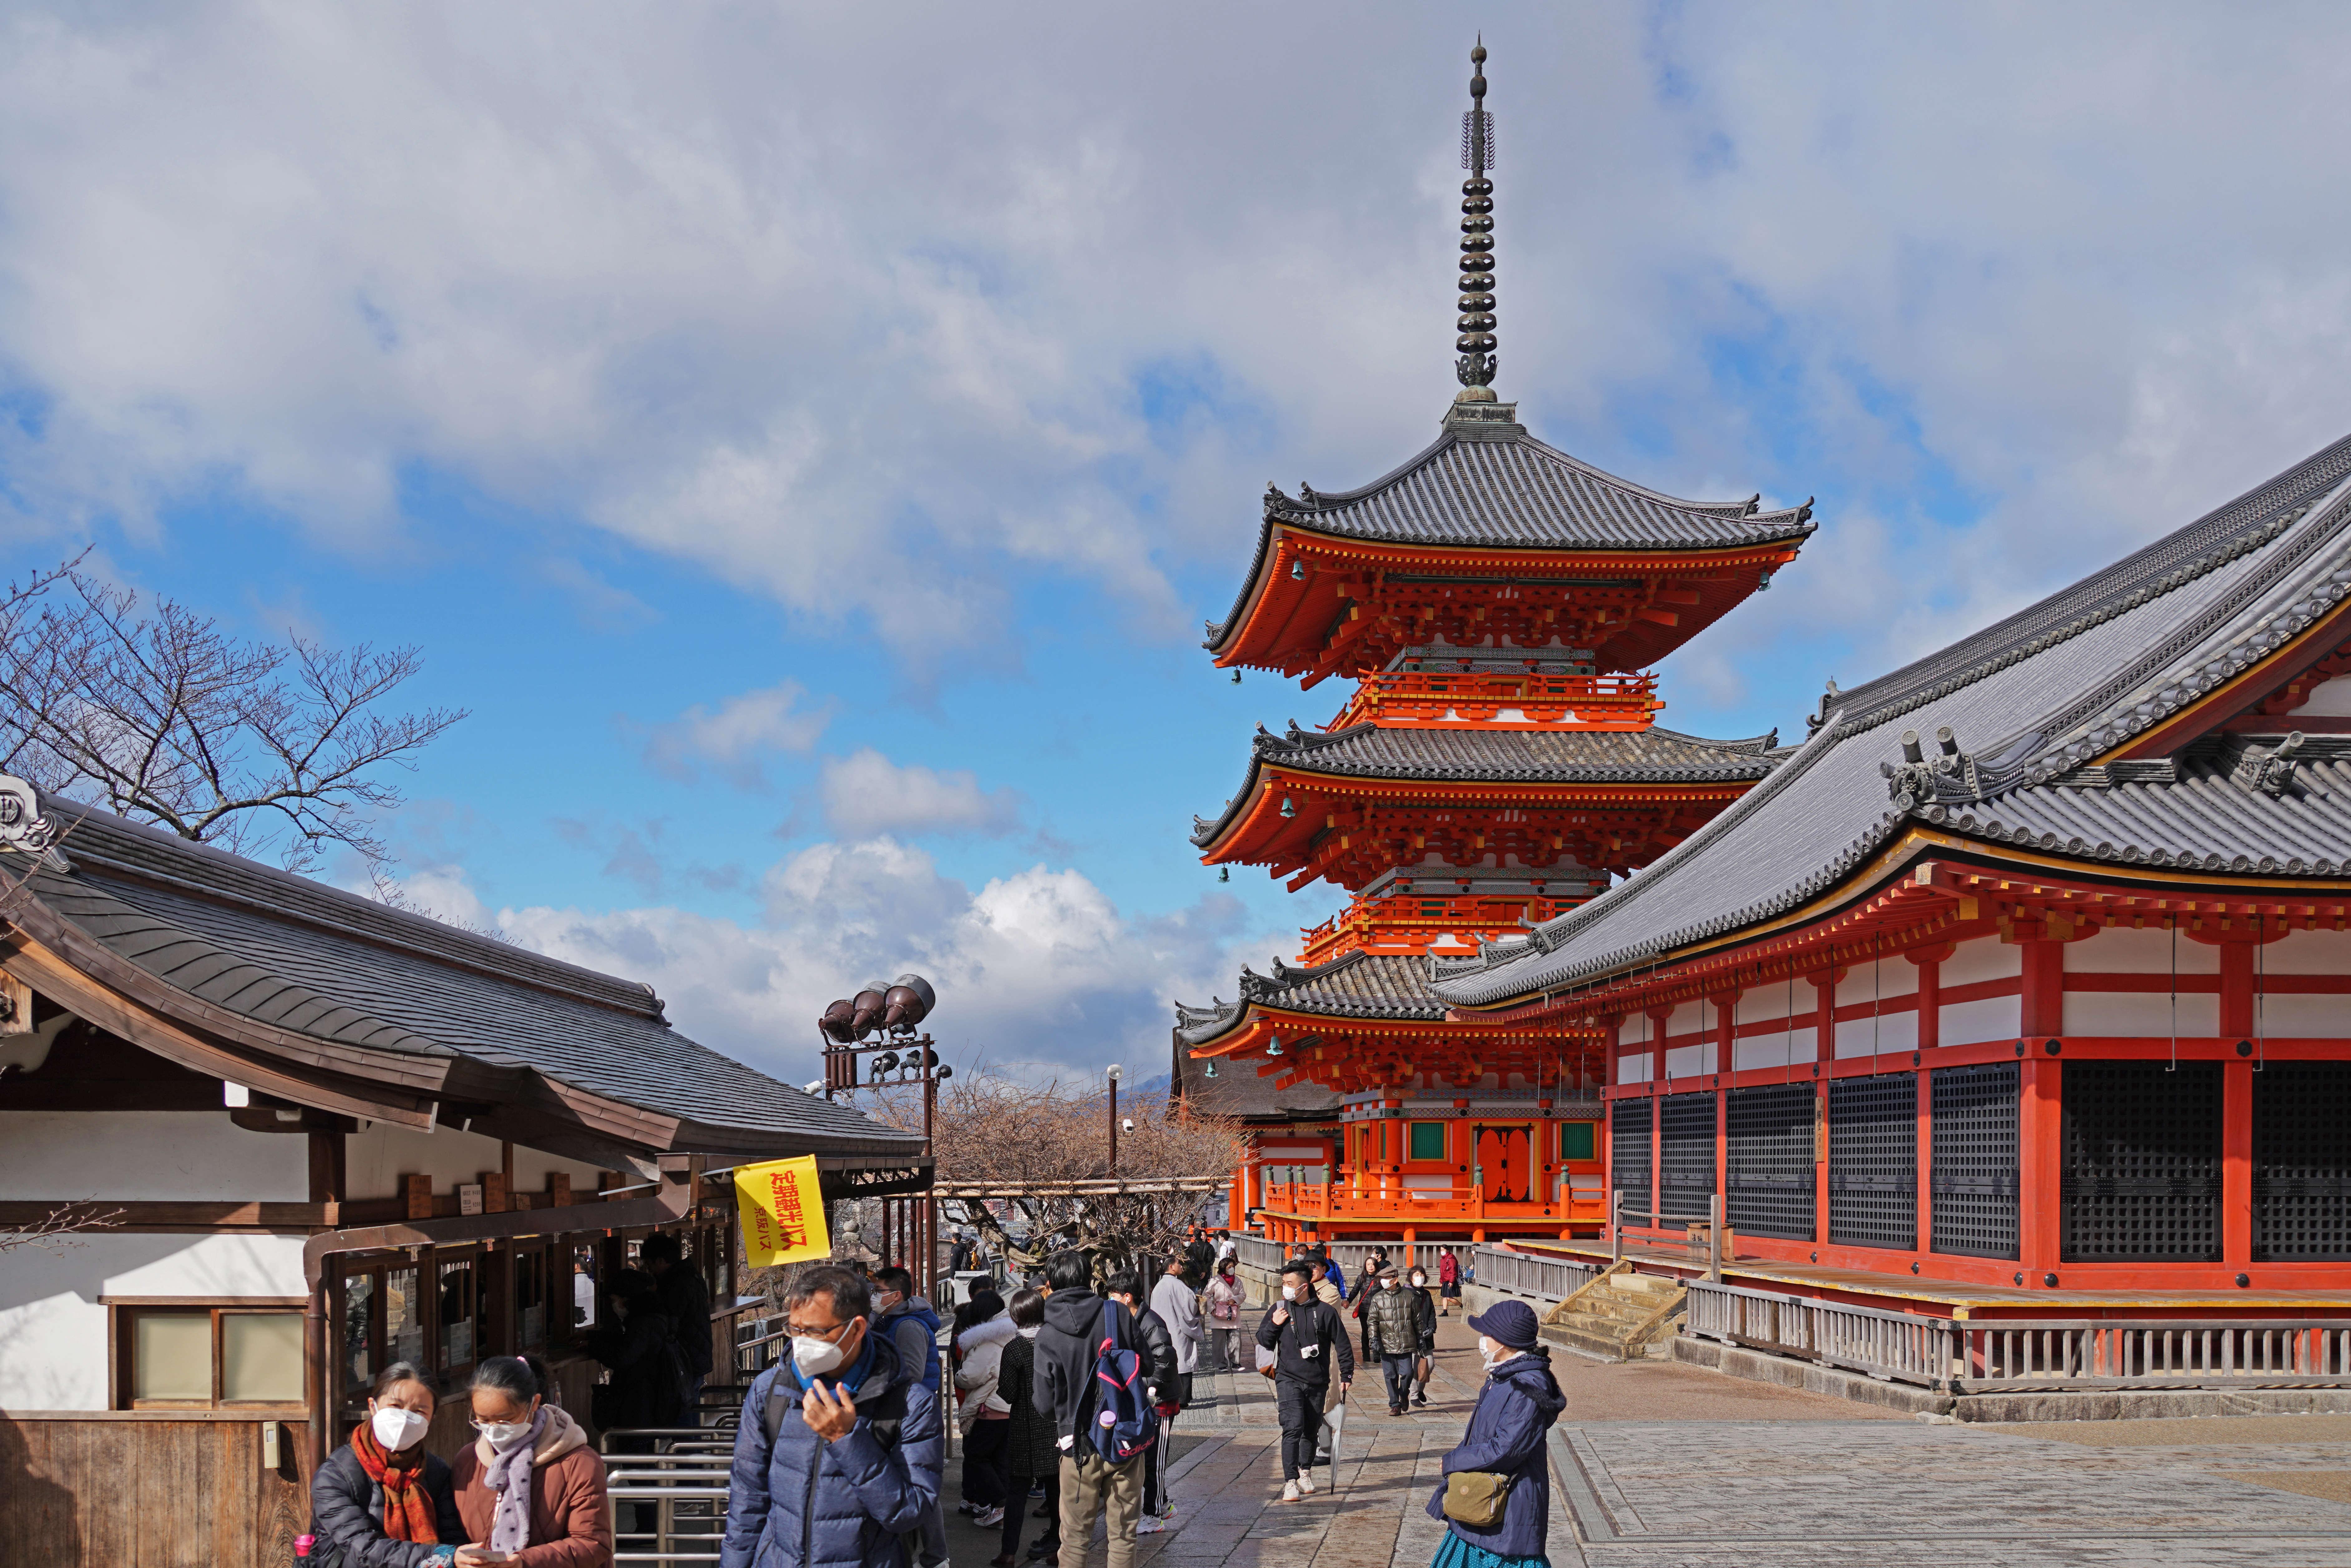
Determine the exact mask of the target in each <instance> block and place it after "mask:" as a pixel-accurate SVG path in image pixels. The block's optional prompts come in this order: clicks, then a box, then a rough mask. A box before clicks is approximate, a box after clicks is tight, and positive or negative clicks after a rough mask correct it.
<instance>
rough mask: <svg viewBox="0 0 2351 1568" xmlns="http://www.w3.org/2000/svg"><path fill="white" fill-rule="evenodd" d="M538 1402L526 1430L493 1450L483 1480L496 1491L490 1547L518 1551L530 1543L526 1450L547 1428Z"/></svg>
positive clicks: (545, 1412) (546, 1409) (545, 1410)
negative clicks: (511, 1442)
mask: <svg viewBox="0 0 2351 1568" xmlns="http://www.w3.org/2000/svg"><path fill="white" fill-rule="evenodd" d="M552 1408H554V1407H553V1406H549V1405H541V1406H539V1407H538V1415H536V1416H532V1417H531V1418H530V1431H529V1433H528V1435H526V1436H525V1437H523V1438H522V1439H521V1440H520V1441H519V1442H517V1443H516V1444H515V1446H514V1447H513V1448H501V1449H497V1450H496V1451H494V1453H493V1454H492V1456H491V1458H490V1468H489V1469H487V1470H486V1472H484V1474H483V1477H482V1479H483V1480H484V1481H486V1483H487V1484H488V1486H489V1489H490V1490H492V1491H494V1492H496V1493H497V1494H498V1506H497V1511H496V1512H494V1513H492V1514H491V1515H490V1541H489V1546H490V1550H491V1551H493V1552H519V1551H521V1550H522V1549H523V1548H524V1547H526V1546H528V1545H529V1544H530V1454H531V1450H532V1449H533V1448H538V1439H539V1438H540V1437H542V1436H543V1435H545V1433H546V1431H547V1420H548V1412H549V1410H551V1409H552Z"/></svg>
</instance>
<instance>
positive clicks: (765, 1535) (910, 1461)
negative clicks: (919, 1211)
mask: <svg viewBox="0 0 2351 1568" xmlns="http://www.w3.org/2000/svg"><path fill="white" fill-rule="evenodd" d="M783 1308H784V1312H785V1317H786V1321H787V1322H788V1324H789V1328H790V1332H791V1336H792V1353H791V1355H790V1357H789V1359H787V1360H785V1361H782V1362H780V1363H778V1364H777V1365H775V1366H773V1367H770V1368H769V1369H768V1371H766V1372H764V1373H762V1374H760V1375H759V1377H758V1380H757V1381H756V1382H754V1383H753V1384H752V1385H751V1392H750V1395H749V1396H748V1397H747V1398H746V1399H745V1400H744V1401H743V1424H742V1427H741V1428H740V1429H739V1430H738V1431H737V1434H736V1437H735V1468H734V1474H733V1476H732V1477H731V1479H729V1482H728V1490H727V1506H726V1539H725V1541H724V1542H722V1543H721V1545H720V1547H719V1553H718V1561H719V1568H904V1564H905V1563H906V1561H907V1556H908V1551H907V1537H908V1535H909V1533H910V1532H912V1531H915V1530H917V1529H918V1528H919V1527H920V1525H921V1522H922V1520H923V1516H924V1514H925V1512H927V1511H929V1510H931V1509H932V1508H933V1507H934V1506H935V1504H936V1502H937V1500H938V1495H939V1470H940V1467H941V1466H942V1465H943V1464H944V1462H945V1460H946V1425H945V1422H944V1418H943V1416H942V1415H941V1412H940V1409H939V1402H938V1396H937V1394H936V1393H935V1391H934V1390H933V1389H931V1388H929V1387H927V1386H925V1384H924V1381H923V1378H922V1375H921V1368H919V1367H914V1366H908V1365H906V1364H904V1362H903V1361H902V1360H901V1359H900V1357H899V1354H898V1351H897V1347H896V1346H894V1345H893V1344H892V1343H891V1342H890V1338H889V1336H887V1335H886V1334H882V1333H869V1332H867V1330H868V1325H869V1324H870V1323H871V1322H872V1315H873V1302H872V1296H871V1295H870V1294H869V1292H868V1291H867V1288H866V1283H865V1280H864V1278H863V1276H862V1275H860V1274H857V1273H855V1272H852V1270H847V1269H835V1268H831V1267H823V1268H815V1269H809V1270H803V1271H802V1272H801V1273H800V1274H799V1275H798V1276H797V1277H796V1278H795V1279H794V1280H793V1281H792V1283H791V1285H790V1287H789V1289H788V1290H787V1291H785V1294H784V1298H783Z"/></svg>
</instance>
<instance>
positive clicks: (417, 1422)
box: [368, 1405, 432, 1454]
mask: <svg viewBox="0 0 2351 1568" xmlns="http://www.w3.org/2000/svg"><path fill="white" fill-rule="evenodd" d="M368 1425H369V1426H370V1427H373V1428H374V1430H375V1440H376V1441H377V1442H379V1443H381V1444H382V1445H383V1446H384V1447H385V1448H388V1449H390V1450H391V1451H392V1452H393V1453H395V1454H396V1453H399V1452H400V1451H401V1450H402V1448H414V1447H415V1446H416V1445H417V1444H418V1443H419V1442H420V1441H422V1440H423V1437H424V1428H425V1427H429V1426H431V1425H432V1423H431V1422H429V1421H427V1420H425V1418H424V1417H423V1416H419V1415H418V1414H417V1413H416V1412H415V1411H413V1410H402V1409H401V1408H399V1407H398V1406H392V1405H379V1406H376V1407H375V1415H374V1416H371V1418H370V1419H369V1422H368Z"/></svg>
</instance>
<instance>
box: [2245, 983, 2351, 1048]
mask: <svg viewBox="0 0 2351 1568" xmlns="http://www.w3.org/2000/svg"><path fill="white" fill-rule="evenodd" d="M2259 1022H2260V1024H2261V1030H2260V1032H2261V1033H2262V1034H2263V1035H2307V1036H2311V1037H2313V1038H2315V1039H2319V1040H2351V997H2311V996H2298V997H2281V996H2278V995H2276V994H2274V993H2273V994H2272V995H2271V996H2269V997H2268V998H2266V999H2265V1001H2264V1002H2263V1004H2262V1010H2261V1014H2260V1019H2259Z"/></svg>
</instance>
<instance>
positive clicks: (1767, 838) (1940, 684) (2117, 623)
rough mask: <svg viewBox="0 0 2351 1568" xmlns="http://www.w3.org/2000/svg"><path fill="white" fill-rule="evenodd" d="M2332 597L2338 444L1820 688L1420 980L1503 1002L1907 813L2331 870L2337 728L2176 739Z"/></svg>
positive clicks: (1813, 875)
mask: <svg viewBox="0 0 2351 1568" xmlns="http://www.w3.org/2000/svg"><path fill="white" fill-rule="evenodd" d="M2346 594H2351V438H2346V440H2344V441H2340V442H2337V443H2335V444H2334V445H2331V446H2329V447H2326V448H2325V449H2324V450H2323V451H2321V452H2319V453H2317V454H2315V455H2313V456H2312V457H2310V458H2308V459H2307V460H2305V461H2304V462H2303V463H2300V464H2298V465H2295V466H2294V467H2293V468H2291V469H2289V470H2287V471H2286V472H2285V473H2283V474H2282V475H2280V476H2278V477H2276V478H2275V479H2273V480H2271V481H2269V482H2268V483H2267V484H2264V485H2262V486H2260V487H2258V488H2257V489H2255V490H2253V491H2252V492H2250V493H2249V494H2247V495H2246V496H2243V497H2240V498H2239V499H2237V500H2235V501H2232V502H2231V503H2230V504H2229V505H2227V506H2225V507H2220V508H2219V509H2218V510H2216V511H2214V512H2212V513H2210V514H2208V515H2207V516H2205V517H2201V518H2199V519H2198V520H2197V521H2195V522H2193V523H2190V524H2189V525H2188V526H2187V527H2186V528H2180V529H2179V530H2178V531H2176V532H2174V533H2172V534H2170V535H2168V536H2167V537H2166V538H2162V539H2159V540H2158V541H2157V542H2156V543H2154V544H2152V545H2149V546H2148V547H2147V548H2146V549H2142V550H2139V551H2137V552H2136V553H2134V554H2132V555H2130V556H2127V557H2126V558H2125V559H2122V560H2121V561H2118V562H2116V564H2115V565H2113V566H2111V567H2109V568H2107V569H2106V570H2103V571H2100V572H2097V573H2094V574H2093V575H2091V576H2090V577H2088V578H2085V579H2084V580H2082V581H2080V582H2078V583H2075V584H2074V586H2072V587H2070V588H2068V589H2065V590H2064V591H2061V592H2059V593H2056V594H2053V595H2051V596H2050V597H2049V598H2048V599H2045V600H2043V601H2041V602H2040V603H2038V604H2036V605H2033V606H2032V608H2030V609H2028V610H2025V611H2023V612H2020V613H2018V614H2016V615H2013V616H2011V617H2009V618H2008V619H2007V620H2005V621H2003V622H2000V623H1999V624H1998V625H1996V626H1992V627H1990V628H1988V629H1986V630H1985V631H1983V632H1979V633H1977V634H1975V635H1974V636H1972V637H1969V638H1965V639H1962V640H1961V641H1960V642H1959V643H1954V644H1953V645H1952V646H1950V647H1949V648H1947V649H1944V650H1943V651H1942V652H1940V653H1936V654H1933V655H1931V656H1929V657H1928V658H1926V659H1922V660H1919V661H1917V663H1915V664H1910V665H1907V666H1906V667H1905V668H1903V669H1901V670H1897V671H1895V672H1894V673H1893V674H1889V675H1886V676H1884V677H1882V678H1880V679H1878V680H1875V681H1872V682H1870V683H1869V684H1867V685H1864V686H1862V687H1859V688H1858V689H1856V690H1855V691H1852V692H1847V693H1838V692H1836V691H1835V690H1834V688H1832V690H1831V692H1830V694H1829V695H1828V696H1827V697H1825V698H1823V708H1824V709H1825V710H1827V711H1826V712H1825V714H1824V716H1823V719H1822V720H1821V722H1820V724H1819V727H1818V728H1817V730H1816V732H1815V733H1814V735H1813V737H1812V739H1811V740H1809V741H1808V742H1807V743H1806V744H1805V745H1804V746H1803V747H1802V748H1801V749H1799V750H1798V751H1797V753H1796V754H1795V755H1794V757H1792V758H1791V759H1789V760H1788V761H1787V762H1785V763H1784V764H1782V766H1781V767H1780V768H1778V769H1777V770H1776V771H1775V772H1774V773H1773V774H1772V775H1771V777H1770V778H1769V779H1765V780H1764V781H1763V782H1762V783H1761V784H1760V785H1758V786H1757V787H1756V788H1755V789H1753V790H1751V791H1750V792H1749V793H1748V794H1747V795H1746V796H1745V797H1744V798H1743V799H1742V800H1740V801H1739V802H1738V803H1737V804H1736V805H1734V806H1732V807H1731V808H1730V809H1729V810H1726V811H1724V812H1723V813H1722V814H1721V815H1720V816H1719V817H1717V818H1716V819H1715V820H1714V821H1711V822H1709V823H1708V824H1707V825H1706V826H1705V827H1704V828H1701V829H1700V830H1699V831H1698V832H1697V833H1695V834H1693V835H1692V836H1691V837H1690V838H1688V839H1687V840H1686V841H1683V842H1682V843H1681V844H1679V845H1678V846H1677V847H1676V848H1675V849H1674V850H1672V851H1671V852H1669V853H1667V855H1666V856H1664V857H1663V858H1661V859H1660V860H1658V861H1657V862H1656V863H1655V864H1654V865H1652V866H1651V867H1649V869H1648V870H1646V872H1644V873H1641V874H1640V875H1639V876H1637V877H1635V878H1634V879H1633V880H1632V881H1630V882H1628V883H1625V884H1623V885H1622V886H1619V887H1615V888H1612V889H1611V890H1610V891H1609V892H1607V893H1606V894H1603V895H1602V896H1600V897H1599V898H1597V899H1594V900H1593V902H1591V903H1590V904H1585V905H1583V906H1582V907H1581V908H1579V909H1576V910H1574V911H1573V912H1572V913H1570V914H1568V915H1562V916H1561V917H1559V918H1558V919H1556V920H1553V921H1551V922H1548V923H1546V924H1545V925H1541V926H1540V927H1538V928H1537V929H1536V931H1535V932H1534V934H1533V937H1532V939H1531V941H1529V942H1526V943H1520V944H1513V945H1511V946H1507V947H1502V948H1497V949H1492V950H1490V951H1489V953H1488V954H1487V955H1485V956H1481V957H1479V958H1478V959H1464V960H1445V961H1439V962H1438V963H1437V977H1438V978H1437V990H1438V992H1439V994H1440V995H1441V996H1443V997H1444V998H1446V999H1447V1001H1449V1002H1451V1003H1452V1004H1454V1005H1455V1006H1457V1007H1467V1008H1480V1007H1492V1006H1501V1005H1507V1004H1508V1003H1510V1002H1511V1001H1513V1000H1514V999H1516V998H1526V997H1531V996H1533V995H1536V994H1538V993H1541V992H1543V991H1546V990H1556V989H1560V988H1565V987H1569V986H1573V985H1577V984H1580V983H1582V982H1583V981H1585V980H1588V979H1593V978H1597V977H1603V976H1605V975H1609V974H1613V973H1615V972H1618V971H1620V970H1622V969H1624V968H1625V967H1631V966H1635V965H1638V964H1642V963H1646V962H1649V961H1652V960H1653V959H1655V958H1656V957H1658V956H1663V955H1666V954H1668V953H1671V952H1673V951H1675V950H1676V949H1677V948H1679V947H1682V946H1687V945H1688V944H1690V943H1693V942H1697V941H1702V940H1706V939H1708V938H1711V937H1716V936H1724V935H1727V934H1729V933H1732V932H1736V931H1738V930H1740V929H1741V928H1743V927H1745V926H1748V925H1753V924H1755V923H1757V922H1759V921H1761V920H1765V919H1769V918H1771V917H1773V916H1775V915H1781V914H1783V913H1785V912H1787V911H1789V910H1792V909H1794V908H1797V907H1800V906H1801V905H1802V904H1805V903H1807V902H1808V901H1810V900H1812V899H1814V898H1816V897H1819V896H1821V895H1822V894H1825V893H1827V892H1828V891H1830V890H1831V889H1833V888H1834V887H1835V886H1836V885H1837V884H1838V883H1841V882H1843V881H1844V878H1845V877H1846V876H1848V875H1849V874H1850V873H1852V872H1853V871H1854V870H1855V868H1857V867H1858V866H1860V865H1861V864H1863V863H1864V862H1865V861H1866V860H1867V859H1868V858H1869V857H1870V856H1872V855H1873V854H1875V853H1876V852H1877V851H1878V850H1879V849H1880V848H1881V847H1882V846H1884V845H1885V844H1886V843H1887V842H1888V841H1891V840H1892V839H1893V838H1894V837H1895V835H1896V833H1898V832H1899V831H1901V830H1902V829H1903V828H1904V826H1905V825H1906V824H1907V823H1909V822H1912V821H1918V822H1925V823H1928V824H1932V825H1935V826H1938V827H1941V828H1943V829H1944V830H1946V831H1957V832H1959V833H1961V834H1967V835H1972V836H1975V837H1977V838H1979V839H1983V840H1987V841H1993V842H2001V843H2011V844H2025V845H2030V846H2032V847H2033V848H2035V849H2037V850H2039V851H2042V852H2053V853H2055V854H2059V855H2066V856H2074V857H2077V858H2080V859H2083V860H2085V861H2089V862H2100V861H2104V862H2124V863H2130V864H2138V865H2154V866H2167V865H2168V866H2180V867H2192V868H2195V869H2199V870H2210V871H2228V872H2234V873H2251V874H2262V875H2273V874H2274V875H2294V874H2316V875H2319V876H2329V877H2332V876H2351V795H2346V793H2345V789H2346V786H2351V768H2346V766H2345V764H2344V761H2343V760H2342V757H2341V752H2342V750H2343V747H2341V745H2340V743H2339V742H2336V743H2334V744H2325V743H2312V744H2309V745H2307V746H2306V747H2305V748H2304V750H2303V751H2302V752H2301V753H2299V754H2297V755H2295V756H2293V757H2289V758H2278V757H2276V756H2275V752H2276V750H2277V747H2276V746H2275V743H2268V744H2263V745H2260V746H2252V745H2250V744H2249V743H2246V742H2243V741H2241V740H2239V739H2237V738H2236V737H2228V738H2225V739H2219V738H2207V739H2204V740H2201V741H2198V742H2196V743H2194V744H2189V741H2188V739H2187V732H2189V731H2199V730H2207V731H2209V730H2210V728H2211V727H2212V726H2214V725H2216V724H2218V723H2219V722H2220V720H2221V719H2223V718H2225V717H2226V716H2228V714H2229V713H2230V712H2231V711H2234V710H2235V709H2236V708H2240V707H2242V706H2249V705H2250V704H2252V702H2254V701H2256V700H2258V699H2259V698H2260V697H2261V696H2262V695H2264V693H2265V690H2266V685H2265V684H2264V683H2253V684H2250V685H2235V686H2232V685H2231V683H2233V682H2236V680H2237V677H2239V676H2240V675H2241V674H2244V673H2245V672H2247V671H2248V670H2250V669H2252V667H2253V666H2254V665H2256V664H2260V663H2261V662H2262V660H2263V659H2264V658H2266V657H2267V656H2268V655H2269V654H2271V653H2274V652H2276V651H2277V650H2279V649H2280V648H2282V647H2284V646H2285V645H2286V644H2287V643H2289V642H2291V641H2293V640H2294V639H2295V638H2297V637H2299V636H2301V635H2302V634H2303V633H2304V632H2310V631H2312V630H2313V629H2314V628H2316V627H2319V626H2320V625H2321V623H2322V622H2324V623H2325V626H2326V627H2327V628H2328V630H2327V631H2326V633H2325V639H2324V642H2323V643H2314V644H2312V645H2310V646H2307V647H2304V648H2303V649H2302V650H2301V653H2304V654H2306V655H2307V656H2308V657H2309V658H2315V657H2317V656H2319V655H2320V654H2323V653H2326V652H2327V651H2329V650H2330V649H2331V648H2332V646H2333V645H2334V644H2335V643H2339V642H2341V641H2342V640H2343V637H2344V633H2345V628H2346V622H2345V621H2344V620H2342V619H2340V618H2339V614H2340V612H2342V610H2343V608H2344V604H2345V600H2346ZM2281 678H2282V677H2281ZM2216 693H2217V694H2221V695H2220V696H2219V697H2217V698H2216V697H2215V694H2216ZM2208 698H2210V699H2214V700H2213V701H2212V702H2210V703H2209V704H2208V702H2207V699H2208ZM2199 705H2201V706H2199ZM2189 710H2195V711H2193V712H2190V711H2189ZM2291 723H2292V720H2291V719H2290V718H2286V719H2281V720H2280V721H2279V724H2278V727H2280V728H2285V727H2289V726H2290V725H2291ZM1938 727H1949V729H1950V730H1951V731H1952V735H1953V737H1952V751H1951V753H1950V754H1949V755H1945V756H1938V754H1937V753H1936V752H1935V749H1934V747H1935V744H1936V743H1935V741H1934V740H1933V739H1932V738H1928V741H1927V743H1926V744H1927V749H1928V760H1927V761H1926V762H1924V763H1921V764H1915V765H1907V766H1906V765H1905V763H1904V758H1903V755H1902V751H1901V747H1900V741H1899V736H1900V733H1901V732H1902V731H1903V730H1905V729H1911V730H1916V731H1917V732H1918V733H1919V734H1920V735H1921V736H1923V737H1933V736H1934V734H1935V732H1936V730H1937V728H1938ZM2174 730H2177V731H2179V732H2180V736H2181V737H2180V738H2179V740H2178V741H2176V742H2175V741H2171V740H2167V739H2166V738H2165V737H2166V736H2167V734H2169V733H2171V732H2172V731H2174ZM2167 747H2168V752H2169V755H2168V756H2167V757H2166V758H2147V757H2139V759H2137V760H2132V759H2131V758H2132V757H2134V756H2137V754H2140V753H2144V752H2147V751H2148V750H2149V749H2150V748H2152V749H2158V750H2161V749H2165V748H2167Z"/></svg>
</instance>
